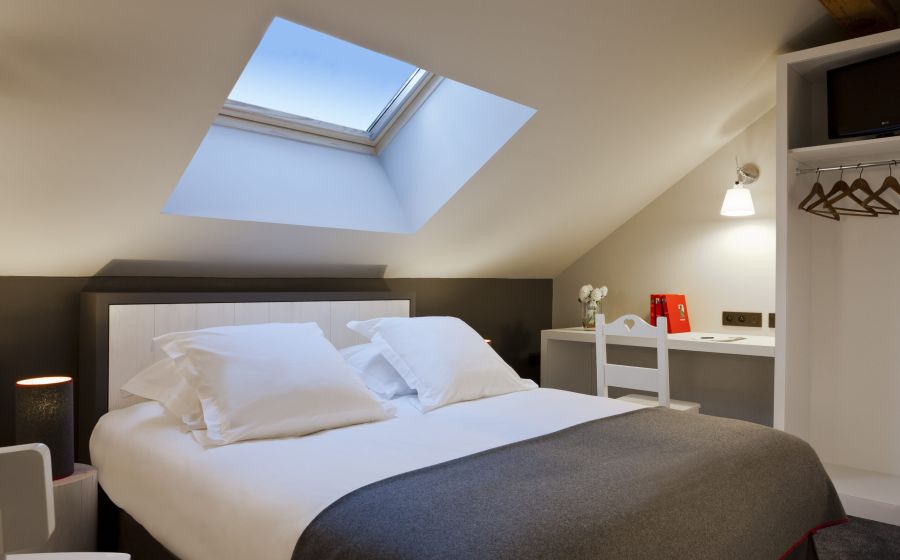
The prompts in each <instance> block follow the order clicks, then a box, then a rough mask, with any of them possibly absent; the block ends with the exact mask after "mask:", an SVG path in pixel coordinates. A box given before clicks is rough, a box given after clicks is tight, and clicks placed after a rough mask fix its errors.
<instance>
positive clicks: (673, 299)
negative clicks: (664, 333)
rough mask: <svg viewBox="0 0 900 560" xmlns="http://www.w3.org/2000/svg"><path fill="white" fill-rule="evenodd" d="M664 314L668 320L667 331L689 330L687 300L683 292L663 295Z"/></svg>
mask: <svg viewBox="0 0 900 560" xmlns="http://www.w3.org/2000/svg"><path fill="white" fill-rule="evenodd" d="M663 307H664V308H665V309H664V310H665V316H666V318H667V319H668V320H669V333H682V332H690V330H691V319H690V317H689V316H688V309H687V300H686V299H685V297H684V294H665V295H663Z"/></svg>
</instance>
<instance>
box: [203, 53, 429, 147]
mask: <svg viewBox="0 0 900 560" xmlns="http://www.w3.org/2000/svg"><path fill="white" fill-rule="evenodd" d="M439 82H440V77H439V76H436V75H435V74H433V73H431V72H429V71H427V70H423V69H421V68H416V70H415V71H414V72H413V73H412V74H411V75H410V77H409V79H407V81H406V83H405V84H404V85H403V87H401V88H400V90H399V91H397V93H396V94H395V95H394V97H393V98H391V100H390V101H388V103H387V104H386V105H385V107H384V108H383V109H382V110H381V112H380V113H379V114H378V116H377V117H376V118H375V120H374V121H372V124H371V125H369V128H368V129H367V130H358V129H355V128H350V127H346V126H341V125H338V124H335V123H331V122H326V121H320V120H316V119H311V118H308V117H304V116H300V115H295V114H292V113H285V112H282V111H276V110H273V109H269V108H266V107H260V106H258V105H252V104H250V103H243V102H240V101H235V100H233V99H226V101H225V104H224V105H223V107H222V109H221V110H220V111H219V116H218V118H217V119H216V124H221V125H224V126H229V127H233V128H240V129H244V130H251V131H253V132H261V133H264V134H273V135H276V136H284V137H288V138H293V139H297V140H306V141H312V142H314V143H319V144H327V145H332V146H335V147H342V148H349V149H351V150H354V151H362V152H366V153H377V152H378V151H380V148H381V144H382V143H383V141H385V140H387V139H389V137H390V134H389V133H390V132H391V131H392V130H393V129H394V128H395V127H398V126H402V124H403V122H405V119H406V118H408V117H409V116H410V115H411V114H412V112H414V111H415V109H416V108H417V107H418V105H420V104H421V102H422V101H424V99H425V98H427V96H428V95H430V93H431V92H432V91H434V89H435V87H436V86H437V85H438V83H439Z"/></svg>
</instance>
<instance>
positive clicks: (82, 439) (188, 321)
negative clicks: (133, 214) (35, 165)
mask: <svg viewBox="0 0 900 560" xmlns="http://www.w3.org/2000/svg"><path fill="white" fill-rule="evenodd" d="M414 315H415V296H414V295H411V294H394V293H390V292H327V293H324V292H317V293H297V292H244V293H210V292H190V293H99V292H90V293H83V294H82V295H81V357H80V367H79V373H78V379H77V380H76V388H77V392H78V407H79V410H78V414H77V424H78V446H77V457H78V460H80V461H86V460H87V457H88V440H89V438H90V433H91V431H92V430H93V428H94V425H95V424H96V422H97V420H98V419H99V418H100V416H102V415H103V414H104V413H106V412H107V411H108V410H113V409H116V408H119V407H121V406H127V405H128V404H129V403H128V401H127V400H126V399H124V398H123V395H122V393H121V388H122V386H123V385H124V384H125V383H126V382H127V381H128V380H129V379H131V378H132V377H133V376H134V375H135V374H137V373H138V372H139V371H141V370H142V369H144V368H145V367H147V366H148V365H150V364H152V363H154V362H155V361H157V360H159V359H161V358H162V357H163V356H162V354H161V353H160V351H159V350H158V349H156V348H155V347H154V345H153V343H152V342H153V338H154V337H157V336H160V335H162V334H166V333H169V332H175V331H184V330H192V329H198V328H205V327H213V326H221V325H245V324H253V323H268V322H305V321H315V322H316V323H318V324H319V326H320V327H321V328H322V331H323V332H324V333H325V336H327V337H328V338H329V340H331V341H332V343H333V344H334V345H335V346H337V347H338V348H343V347H346V346H350V345H353V344H359V343H361V342H364V341H363V340H362V339H361V338H360V337H359V336H358V335H357V334H356V333H354V332H353V331H351V330H349V329H348V328H347V327H346V324H347V322H348V321H351V320H365V319H371V318H374V317H384V316H414Z"/></svg>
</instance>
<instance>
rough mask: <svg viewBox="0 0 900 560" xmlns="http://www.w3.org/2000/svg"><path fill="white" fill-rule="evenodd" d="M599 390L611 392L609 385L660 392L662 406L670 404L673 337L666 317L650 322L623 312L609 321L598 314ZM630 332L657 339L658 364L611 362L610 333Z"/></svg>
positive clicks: (606, 392)
mask: <svg viewBox="0 0 900 560" xmlns="http://www.w3.org/2000/svg"><path fill="white" fill-rule="evenodd" d="M596 325H597V327H596V328H597V394H598V395H600V396H602V397H605V396H608V391H607V389H608V387H609V386H613V387H622V388H625V389H638V390H640V391H650V392H652V393H656V394H657V395H658V398H659V405H660V406H669V337H668V323H667V321H666V318H665V317H658V318H657V319H656V326H655V327H654V326H653V325H650V324H649V323H647V322H646V321H644V320H643V319H641V318H640V317H638V316H637V315H622V316H621V317H619V318H618V319H616V320H615V321H613V322H612V323H609V324H606V317H604V316H603V315H597V321H596ZM607 336H630V337H635V338H649V339H653V340H655V341H656V367H655V368H646V367H638V366H626V365H621V364H611V363H609V361H608V360H607V354H606V337H607Z"/></svg>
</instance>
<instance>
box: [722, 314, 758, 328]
mask: <svg viewBox="0 0 900 560" xmlns="http://www.w3.org/2000/svg"><path fill="white" fill-rule="evenodd" d="M722 324H723V325H724V326H726V327H761V326H762V313H748V312H746V311H723V312H722Z"/></svg>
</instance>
